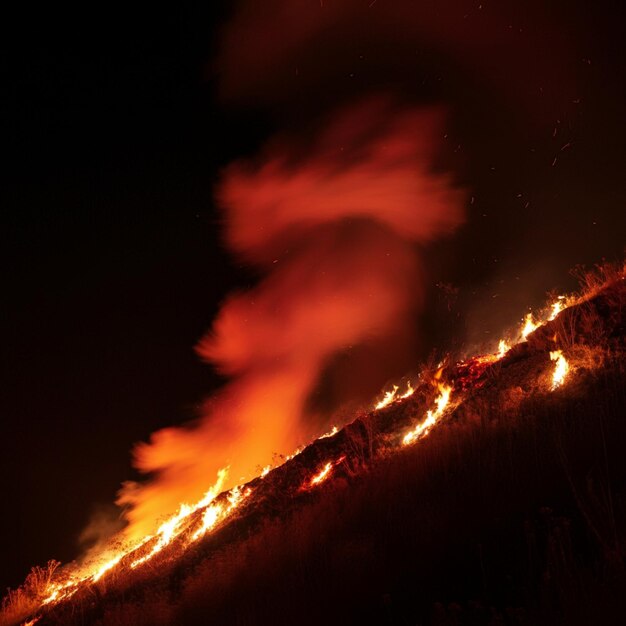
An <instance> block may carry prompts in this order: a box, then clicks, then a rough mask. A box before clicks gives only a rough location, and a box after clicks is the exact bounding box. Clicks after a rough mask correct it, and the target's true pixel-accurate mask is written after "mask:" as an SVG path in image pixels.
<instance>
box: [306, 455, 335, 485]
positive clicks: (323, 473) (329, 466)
mask: <svg viewBox="0 0 626 626" xmlns="http://www.w3.org/2000/svg"><path fill="white" fill-rule="evenodd" d="M345 458H346V457H345V456H341V457H339V458H338V459H337V460H336V461H334V462H333V461H328V463H326V465H324V467H322V469H321V470H320V471H319V472H318V473H317V474H315V476H313V477H312V478H311V479H310V480H308V481H307V482H306V483H305V484H304V485H303V486H302V489H311V488H312V487H316V486H317V485H319V484H321V483H323V482H324V481H325V480H327V479H328V477H329V476H330V475H331V473H332V471H333V469H334V468H335V466H337V465H339V464H340V463H341V462H343V460H344V459H345Z"/></svg>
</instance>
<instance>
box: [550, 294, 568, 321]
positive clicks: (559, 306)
mask: <svg viewBox="0 0 626 626" xmlns="http://www.w3.org/2000/svg"><path fill="white" fill-rule="evenodd" d="M564 300H565V296H559V297H558V298H557V299H556V301H555V302H553V303H552V305H551V307H550V317H549V318H548V321H549V322H551V321H552V320H553V319H555V318H556V316H557V315H558V314H559V313H560V312H561V311H562V310H563V309H564V308H565V303H564Z"/></svg>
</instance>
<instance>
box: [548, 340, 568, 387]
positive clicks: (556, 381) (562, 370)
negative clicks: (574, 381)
mask: <svg viewBox="0 0 626 626" xmlns="http://www.w3.org/2000/svg"><path fill="white" fill-rule="evenodd" d="M550 360H551V361H556V365H555V367H554V372H553V373H552V389H553V390H554V389H556V388H557V387H560V386H561V385H562V384H563V381H564V380H565V377H566V376H567V372H569V363H568V362H567V360H566V358H565V357H564V356H563V353H562V352H561V351H560V350H555V351H553V352H550Z"/></svg>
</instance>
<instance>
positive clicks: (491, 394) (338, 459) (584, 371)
mask: <svg viewBox="0 0 626 626" xmlns="http://www.w3.org/2000/svg"><path fill="white" fill-rule="evenodd" d="M624 311H626V283H625V275H624V268H620V269H619V270H618V269H615V268H613V269H607V268H604V270H603V273H602V276H601V278H598V279H592V278H589V277H588V278H587V285H586V286H585V289H584V290H583V292H582V294H581V295H578V296H568V297H559V298H558V299H556V300H555V301H554V302H551V303H549V305H548V306H547V308H546V309H545V311H544V312H538V313H536V314H535V315H534V316H533V315H531V314H530V313H529V314H528V315H526V316H525V317H524V319H523V320H522V323H521V328H520V330H519V331H518V332H517V334H516V333H515V332H513V333H512V334H511V335H510V336H508V337H506V338H503V339H502V340H500V342H499V344H498V346H497V349H496V350H495V351H494V352H493V353H491V354H486V355H478V356H474V357H468V358H464V359H461V360H460V361H458V362H454V361H453V360H452V359H451V357H450V356H448V357H447V358H446V359H445V360H444V361H443V362H442V363H440V364H439V365H438V366H437V368H436V369H434V373H430V374H429V373H428V372H429V370H428V368H425V369H424V371H423V372H422V373H421V374H420V376H419V377H418V378H417V380H416V381H412V382H410V383H404V384H403V385H394V386H393V387H392V389H391V391H388V392H386V393H385V394H384V396H383V398H382V399H381V400H380V401H378V402H375V403H374V404H373V408H372V410H371V412H369V413H367V414H363V415H359V416H357V418H356V419H355V421H353V422H352V423H350V424H348V425H347V426H346V427H344V428H343V429H339V428H337V427H334V428H333V429H332V430H331V431H330V432H328V433H325V434H323V435H321V436H320V437H319V438H318V439H316V440H315V441H313V442H312V443H311V444H309V445H308V446H306V447H304V448H300V449H298V450H297V451H296V452H295V453H294V454H292V455H290V456H288V457H285V458H284V462H283V463H282V464H276V465H275V466H274V467H272V466H266V467H265V468H263V470H262V471H260V472H259V475H258V476H257V477H256V478H254V479H252V480H250V481H248V482H247V483H245V484H242V485H237V486H235V487H232V488H230V489H227V490H224V489H223V486H224V484H225V480H226V477H227V475H228V468H227V467H225V468H223V469H222V470H220V472H219V474H218V479H217V481H216V482H215V484H213V485H212V486H211V487H210V488H209V489H208V490H207V491H206V492H205V494H204V495H203V497H202V498H201V499H200V500H199V501H198V502H196V503H195V504H192V505H189V504H181V505H180V506H179V508H178V510H177V512H176V513H175V514H174V515H172V516H171V517H170V518H168V519H167V520H165V521H164V522H162V523H161V525H160V526H159V527H158V529H157V531H156V532H155V533H153V534H150V535H147V536H145V537H143V538H142V539H141V540H140V541H138V542H136V543H134V544H125V545H117V546H116V545H112V546H111V547H110V549H109V550H107V551H106V552H104V553H103V554H101V555H100V557H99V558H95V559H92V560H91V561H90V562H86V563H83V564H81V565H68V566H65V567H58V566H57V565H58V564H56V563H54V562H51V563H50V564H49V566H48V567H47V568H35V569H34V570H33V572H32V573H31V575H30V576H29V578H28V580H27V581H26V583H25V585H24V586H23V587H22V588H20V589H18V590H17V591H11V592H9V594H8V596H7V597H6V598H5V600H4V604H3V614H2V618H3V622H2V623H6V624H16V623H20V622H23V623H24V624H29V623H30V624H33V623H35V622H36V621H37V622H38V623H41V624H43V623H51V624H54V623H92V622H85V621H81V620H83V618H82V617H81V618H79V619H78V618H77V621H76V620H74V617H71V616H72V615H74V613H75V611H76V610H77V607H80V611H86V612H87V614H89V615H91V611H96V613H98V611H99V607H98V605H97V603H96V605H94V603H93V600H92V598H94V597H98V598H100V597H102V598H103V600H102V602H105V601H106V598H109V599H111V600H112V601H114V600H115V599H116V598H117V599H118V601H119V599H120V598H121V597H123V596H121V595H120V594H124V593H125V590H126V589H131V588H133V587H138V588H141V587H142V586H145V585H146V584H147V581H149V580H151V579H153V578H155V577H157V578H158V577H167V576H171V575H172V574H171V573H172V572H173V571H176V569H177V568H183V570H184V569H185V568H189V567H191V566H193V567H196V566H198V564H199V563H201V562H202V561H203V560H204V559H207V558H212V557H211V555H212V554H214V553H216V552H215V551H219V550H221V549H222V548H223V547H224V546H227V545H229V544H231V543H232V542H236V541H237V540H240V541H244V540H245V538H246V537H253V536H254V533H255V532H260V531H258V529H259V528H262V527H263V524H264V523H266V522H268V521H269V520H271V519H273V518H274V517H275V516H276V515H283V514H287V513H289V512H292V513H290V514H293V511H297V510H298V508H299V507H300V508H301V507H303V506H304V507H306V506H310V503H311V502H312V501H311V498H316V497H323V496H321V495H320V496H316V495H315V494H317V493H318V492H319V493H320V494H322V493H324V490H325V489H326V486H327V485H328V484H335V485H344V486H345V485H347V484H350V483H351V482H355V481H356V482H358V481H363V480H367V472H368V471H372V470H373V468H376V467H377V466H378V465H380V464H381V463H382V464H383V465H384V463H388V462H389V459H390V458H393V457H394V456H395V455H400V456H402V454H403V450H409V449H412V448H413V447H414V444H416V443H418V442H419V441H421V440H424V439H426V438H428V439H430V437H431V434H432V433H433V432H434V431H435V429H436V427H437V426H439V425H440V424H442V423H446V424H447V425H448V426H449V427H450V428H456V429H457V430H458V429H459V428H461V429H462V428H466V427H467V425H468V423H471V421H472V419H474V418H472V417H471V416H479V420H480V423H481V424H482V425H481V427H480V428H481V429H482V428H490V427H488V426H487V424H489V423H490V421H492V420H495V419H510V420H511V421H515V420H518V419H520V415H521V414H522V411H521V408H520V407H522V406H523V405H524V403H527V402H539V403H541V402H543V401H544V400H543V398H546V399H547V398H548V397H549V396H550V395H552V394H556V393H558V394H561V395H562V401H563V402H566V401H567V400H568V397H569V396H570V395H571V397H572V398H574V397H577V396H579V395H580V392H575V391H574V389H576V388H577V387H580V386H583V387H584V386H585V385H587V386H588V385H589V384H590V383H589V382H588V381H589V377H591V379H592V380H593V378H594V377H597V376H598V372H600V371H603V368H606V363H608V362H611V363H613V367H615V368H623V367H624V361H623V358H624V343H623V341H624V328H625V324H626V319H625V318H624ZM430 371H431V372H433V370H430ZM400 389H403V390H402V391H400ZM546 402H547V400H546ZM485 403H487V404H485ZM498 403H499V405H498ZM496 405H498V408H497V409H496V408H493V407H494V406H496ZM589 419H593V417H590V418H589ZM444 431H445V429H444ZM442 436H443V435H442ZM424 446H425V447H426V448H427V447H428V444H427V443H426V441H424ZM426 448H424V449H426ZM366 470H367V471H366ZM338 481H339V482H338ZM346 481H347V482H346ZM343 497H345V498H349V497H350V495H349V493H348V492H345V493H344V494H343ZM314 501H315V500H313V502H314ZM255 529H257V530H255ZM596 530H597V529H596ZM238 538H239V539H238ZM620 545H621V544H620ZM616 549H617V548H616ZM621 549H622V548H621V547H620V548H619V550H621ZM620 554H621V552H620ZM619 558H622V557H621V556H620V557H619ZM94 594H95V595H94ZM89 619H91V618H89ZM29 620H30V621H29ZM102 623H113V622H107V621H106V620H105V621H103V622H102ZM125 623H126V622H125ZM129 623H130V622H129ZM137 623H152V622H137ZM164 623H170V622H168V621H167V620H166V621H165V622H164Z"/></svg>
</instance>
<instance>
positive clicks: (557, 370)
mask: <svg viewBox="0 0 626 626" xmlns="http://www.w3.org/2000/svg"><path fill="white" fill-rule="evenodd" d="M568 304H571V303H568ZM565 307H566V303H565V297H564V296H559V298H558V299H557V300H556V301H555V302H553V303H552V304H551V306H550V308H549V311H550V313H549V315H548V314H545V316H543V317H541V318H540V319H538V320H537V321H535V320H534V319H533V316H532V313H528V314H527V315H526V316H525V318H524V326H523V328H522V331H521V335H520V339H519V340H520V341H523V340H525V339H526V337H527V336H528V335H529V334H530V333H531V332H533V331H534V330H535V329H536V328H538V327H540V326H541V325H542V324H545V323H546V322H548V321H550V320H553V319H554V318H556V316H557V315H558V314H559V313H560V312H561V311H563V309H564V308H565ZM510 349H511V345H510V344H509V343H508V342H507V341H505V340H504V339H501V340H500V341H499V343H498V350H497V352H494V353H492V354H489V355H484V356H479V357H472V358H471V359H468V360H467V361H465V362H464V363H469V362H471V361H477V362H479V363H493V362H495V361H498V360H499V359H501V358H502V357H503V356H504V355H505V354H506V353H507V352H508V351H509V350H510ZM550 359H551V360H552V361H554V362H555V367H554V371H553V374H552V384H551V390H555V389H557V388H558V387H560V386H561V385H562V384H563V383H564V380H565V378H566V376H567V374H568V372H569V369H570V365H569V363H568V361H567V360H566V358H565V356H564V355H563V353H562V351H561V350H554V351H552V352H550ZM460 365H463V363H461V364H460ZM443 369H444V366H443V364H440V367H439V369H438V370H437V372H436V373H435V374H434V375H433V384H434V385H436V387H437V389H438V395H437V397H436V398H435V403H434V407H433V408H432V409H430V410H428V411H427V413H426V417H425V418H424V419H423V421H422V422H421V423H419V424H418V425H417V426H415V428H414V429H413V430H411V431H409V432H407V433H406V434H405V435H404V437H403V439H402V442H401V443H402V446H407V445H410V444H412V443H414V442H415V441H417V440H419V439H420V438H422V437H424V436H426V435H427V434H428V433H429V432H430V431H431V429H432V428H433V426H435V424H437V422H438V421H439V419H440V418H441V417H442V416H443V414H444V413H445V411H446V409H447V408H448V406H449V403H450V397H451V394H452V392H453V391H454V392H455V395H457V404H458V402H460V401H461V400H462V391H463V388H462V387H458V384H457V387H456V388H454V389H453V387H452V386H450V385H449V384H446V383H444V382H443V381H442V378H443ZM399 390H400V386H399V385H394V386H393V387H392V389H391V390H390V391H387V392H386V393H385V395H384V397H383V399H382V400H380V401H379V402H378V403H377V404H376V406H375V409H376V410H378V409H381V408H384V407H386V406H389V405H390V404H392V403H394V402H397V401H399V400H402V399H404V398H408V397H409V396H411V395H413V394H414V393H415V389H414V387H413V386H412V385H411V383H410V382H408V383H407V385H406V390H405V391H404V392H402V393H400V392H399ZM337 432H339V428H338V426H336V425H335V426H333V428H332V429H331V430H330V431H329V432H327V433H324V434H323V435H321V436H320V437H318V439H324V438H328V437H332V436H334V435H335V434H336V433H337ZM305 447H306V446H301V447H299V448H298V449H296V450H295V451H294V452H293V453H292V454H291V455H289V456H287V457H283V458H284V461H283V462H287V461H289V460H290V459H293V458H294V457H296V456H298V455H299V454H300V453H301V452H302V451H303V450H304V448H305ZM344 459H345V456H342V457H340V458H339V459H337V460H336V461H328V462H326V463H325V464H324V465H323V466H322V467H320V468H319V469H318V471H317V473H316V474H315V475H313V476H312V477H311V478H309V479H308V480H307V481H305V483H304V484H303V485H302V487H301V488H300V489H301V490H309V489H312V488H314V487H317V486H318V485H320V484H322V483H323V482H325V481H326V480H328V479H329V478H330V477H331V476H332V474H333V470H334V468H335V467H336V466H337V465H338V464H340V463H341V462H343V460H344ZM276 467H277V466H276ZM272 469H274V466H272V465H266V466H265V467H263V468H262V469H261V470H260V473H259V476H260V477H261V478H263V477H265V476H266V475H267V474H268V473H269V472H270V471H271V470H272ZM228 470H229V468H228V467H225V468H222V469H220V470H219V472H218V475H217V480H216V482H215V484H214V485H213V486H212V487H211V488H210V489H209V490H208V491H207V492H206V493H205V494H204V496H203V497H202V498H201V499H200V500H199V501H198V502H196V503H195V504H193V505H189V504H181V505H180V506H179V507H178V510H177V512H176V513H175V514H174V515H172V516H171V517H169V518H168V519H166V521H165V522H163V523H162V524H161V526H160V527H159V528H158V530H157V532H156V533H154V534H148V535H145V536H144V537H142V538H141V539H140V540H138V541H135V542H134V543H132V544H129V545H127V546H126V547H125V548H124V549H118V550H114V551H108V552H105V553H103V554H102V555H101V557H100V558H99V559H98V560H97V561H93V562H91V563H89V564H87V566H84V567H83V568H82V569H79V570H76V571H73V572H70V573H69V574H68V573H63V574H61V575H60V576H57V577H56V580H55V581H51V582H49V583H48V585H47V586H46V587H45V588H44V590H43V592H42V600H41V606H45V605H49V604H56V603H58V602H61V601H63V600H66V599H68V598H70V597H71V596H72V595H73V594H74V593H76V592H77V591H78V590H79V589H80V588H81V586H82V585H85V584H91V583H95V582H97V581H99V580H100V579H101V578H102V577H103V576H105V575H106V574H107V573H109V572H110V571H112V570H115V569H116V568H117V567H124V559H125V558H126V557H129V556H130V555H134V556H136V558H135V559H134V560H132V561H131V562H130V564H129V565H128V566H129V567H130V568H132V569H134V568H136V567H138V566H139V565H141V564H143V563H145V562H146V561H148V560H150V559H152V558H153V557H154V556H155V555H157V554H158V553H159V552H161V551H162V550H163V549H164V548H165V547H166V546H168V545H170V544H171V543H172V542H173V541H174V539H176V537H179V536H181V535H182V534H183V533H185V536H186V540H185V542H183V543H182V544H181V546H182V548H181V549H185V548H186V547H187V546H189V545H191V544H192V543H193V542H195V541H197V540H198V539H200V538H201V537H203V536H204V535H205V534H206V533H208V532H209V531H211V530H213V529H214V528H216V526H217V525H218V524H220V523H221V522H223V521H225V520H226V519H227V518H228V517H229V515H230V514H231V513H232V512H233V511H234V510H235V509H236V508H237V507H238V506H240V504H241V503H242V502H243V500H244V499H246V498H248V497H249V496H250V495H251V494H252V493H253V492H252V489H251V488H250V487H247V488H242V487H241V486H237V487H234V488H232V489H230V491H228V492H226V493H225V494H222V495H223V497H221V498H220V501H219V502H217V501H215V500H216V498H217V496H218V494H219V493H220V491H221V489H222V488H223V486H224V483H225V481H226V477H227V474H228ZM196 512H202V516H201V519H200V520H199V521H198V522H196V521H192V520H196V519H197V518H196V517H193V518H192V515H193V514H194V513H196ZM192 524H195V526H196V527H195V530H193V533H192V534H190V533H191V530H192V528H191V526H192ZM150 542H152V544H151V547H150V549H149V551H148V552H147V553H143V554H141V553H139V554H137V552H138V551H139V550H140V549H141V548H143V547H144V546H146V545H147V544H150ZM128 560H130V559H128ZM128 560H127V561H126V563H128ZM38 619H39V617H33V618H32V619H31V621H30V622H26V623H25V626H27V625H28V624H35V623H36V622H37V621H38Z"/></svg>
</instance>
